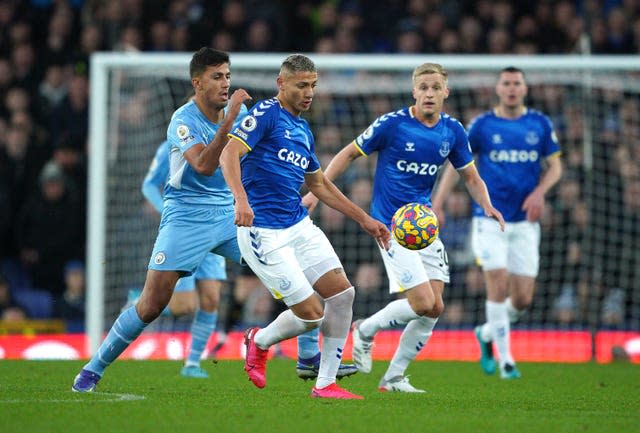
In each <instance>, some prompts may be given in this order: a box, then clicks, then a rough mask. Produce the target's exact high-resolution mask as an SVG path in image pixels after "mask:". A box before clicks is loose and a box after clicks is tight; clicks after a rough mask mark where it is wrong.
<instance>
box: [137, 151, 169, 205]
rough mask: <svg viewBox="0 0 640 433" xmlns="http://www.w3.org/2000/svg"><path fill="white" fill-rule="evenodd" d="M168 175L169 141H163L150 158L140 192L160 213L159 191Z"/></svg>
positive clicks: (161, 201)
mask: <svg viewBox="0 0 640 433" xmlns="http://www.w3.org/2000/svg"><path fill="white" fill-rule="evenodd" d="M168 177H169V142H168V141H163V142H162V143H160V146H158V149H157V150H156V154H155V155H154V157H153V160H151V164H150V165H149V170H148V171H147V175H146V176H145V177H144V181H142V194H143V195H144V196H145V198H146V199H147V200H149V202H150V203H151V204H152V205H153V207H154V208H155V209H156V210H157V211H158V213H162V204H163V198H162V193H161V192H160V190H161V188H164V186H165V184H166V183H167V178H168Z"/></svg>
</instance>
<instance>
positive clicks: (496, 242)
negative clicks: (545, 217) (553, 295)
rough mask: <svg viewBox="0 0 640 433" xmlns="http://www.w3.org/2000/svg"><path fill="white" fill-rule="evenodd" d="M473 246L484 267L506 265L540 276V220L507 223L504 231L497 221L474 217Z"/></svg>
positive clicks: (520, 272) (509, 269)
mask: <svg viewBox="0 0 640 433" xmlns="http://www.w3.org/2000/svg"><path fill="white" fill-rule="evenodd" d="M471 246H472V248H473V253H474V254H475V256H476V259H477V260H478V263H479V264H480V266H482V269H483V270H484V271H493V270H496V269H506V270H507V272H509V273H510V274H515V275H523V276H525V277H534V278H535V277H536V276H537V275H538V268H539V265H540V251H539V248H540V224H539V223H538V222H529V221H520V222H516V223H506V224H505V228H504V232H501V231H500V226H499V225H498V223H497V221H496V220H494V219H491V218H487V217H473V220H472V223H471Z"/></svg>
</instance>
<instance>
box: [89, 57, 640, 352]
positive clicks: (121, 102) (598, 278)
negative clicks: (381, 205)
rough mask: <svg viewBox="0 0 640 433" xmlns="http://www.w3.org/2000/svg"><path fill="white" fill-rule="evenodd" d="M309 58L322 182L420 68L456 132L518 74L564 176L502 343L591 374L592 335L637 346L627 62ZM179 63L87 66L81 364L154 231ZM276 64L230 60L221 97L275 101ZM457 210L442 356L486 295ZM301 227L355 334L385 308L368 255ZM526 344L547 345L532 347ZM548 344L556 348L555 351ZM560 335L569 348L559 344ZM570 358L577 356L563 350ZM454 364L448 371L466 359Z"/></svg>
mask: <svg viewBox="0 0 640 433" xmlns="http://www.w3.org/2000/svg"><path fill="white" fill-rule="evenodd" d="M311 57H312V58H313V59H314V60H315V61H316V65H317V66H318V69H319V71H320V80H319V85H318V88H317V93H316V96H315V98H314V103H313V107H312V110H311V111H310V112H309V113H307V114H305V115H304V116H305V118H307V119H308V120H309V122H310V124H311V127H312V130H313V131H314V134H315V136H316V142H317V152H318V155H319V157H320V159H321V162H322V163H323V166H326V164H327V162H328V161H329V160H330V158H331V157H332V156H333V155H334V154H335V153H336V152H337V151H338V150H339V149H340V148H341V147H342V146H344V145H345V144H347V143H348V142H350V141H351V140H352V139H353V138H354V137H355V136H356V135H357V134H359V133H360V132H361V131H362V130H364V129H365V128H366V127H367V126H368V125H369V123H370V122H372V121H373V120H374V119H375V118H376V117H377V116H379V115H381V114H383V113H386V112H388V111H391V110H393V109H397V108H399V107H403V106H407V105H410V104H411V103H412V102H413V100H412V97H411V72H412V69H413V68H414V67H415V66H417V65H418V64H420V63H423V62H425V61H429V62H437V63H441V64H442V65H444V67H445V68H446V69H447V70H449V73H450V77H449V87H450V88H451V94H450V96H449V98H448V100H447V102H446V107H445V108H446V111H447V112H448V113H449V114H451V115H453V116H454V117H456V118H458V119H459V120H460V121H461V122H462V123H463V124H465V125H466V124H467V123H468V122H469V121H470V120H471V119H472V118H473V117H474V116H475V115H477V114H479V113H480V112H482V111H485V110H487V109H489V108H490V107H491V106H492V105H494V104H495V102H496V99H495V95H494V85H495V79H496V76H497V72H498V71H499V70H500V69H501V68H503V67H505V66H511V65H513V66H517V67H520V68H522V69H523V70H524V71H525V72H526V78H527V82H528V84H529V88H530V92H529V97H528V101H527V105H529V106H530V107H533V108H536V109H539V110H541V111H543V112H545V113H547V114H548V115H549V116H550V118H551V119H552V120H553V122H554V125H555V128H556V131H557V133H558V137H559V140H560V143H561V146H562V152H563V161H564V165H565V174H564V176H563V179H562V180H561V182H560V184H559V185H558V186H557V187H556V188H554V189H553V190H552V192H551V193H550V194H549V196H548V200H547V206H546V209H545V213H544V218H543V220H542V227H543V237H542V246H541V266H540V275H539V278H538V283H537V290H536V293H535V296H534V300H533V303H532V306H531V308H530V310H529V311H528V313H527V314H526V315H525V316H524V317H523V318H522V319H521V320H520V321H519V323H517V324H515V325H514V326H513V329H514V331H515V332H516V333H518V332H519V333H520V337H517V336H516V337H514V343H513V344H514V350H516V352H517V351H519V350H525V349H526V350H528V351H533V352H534V353H535V351H536V350H537V349H536V347H535V345H536V344H537V345H540V346H543V345H549V344H551V346H552V347H554V346H553V344H557V347H558V350H566V351H571V350H573V349H575V350H576V351H581V352H580V353H581V354H582V355H581V356H583V357H586V358H587V359H590V358H591V356H592V355H594V354H595V351H596V350H597V340H598V335H599V334H598V333H599V332H601V331H606V330H611V329H617V330H630V331H638V327H639V326H640V325H639V324H640V249H639V248H637V245H638V241H639V240H640V235H639V231H640V221H639V218H638V215H639V211H640V168H639V164H640V119H639V117H640V74H638V72H637V71H639V70H640V61H639V60H638V59H635V58H628V57H577V56H564V57H561V56H558V57H556V56H546V57H526V56H522V57H485V56H460V57H457V56H380V57H378V56H368V55H352V56H338V55H335V56H334V55H311ZM190 58H191V56H190V54H166V55H162V54H129V53H127V54H116V53H100V54H97V55H95V56H94V57H93V58H92V64H91V101H92V104H91V121H90V127H91V128H90V129H91V132H90V140H91V146H90V149H91V151H90V186H89V188H90V200H89V229H88V257H87V262H88V314H87V317H88V319H87V332H88V335H89V342H90V349H91V351H92V352H93V351H94V350H95V349H96V348H97V345H98V344H99V342H100V340H101V338H102V335H103V332H104V331H105V330H106V329H108V328H109V327H110V326H111V324H112V323H113V321H114V320H115V318H116V317H117V315H118V314H119V312H120V310H121V308H122V306H123V305H124V303H125V302H126V298H127V292H128V290H129V289H131V288H138V289H139V288H141V287H142V285H143V283H144V277H145V273H146V266H147V263H148V260H149V254H150V253H151V248H152V245H153V242H154V240H155V236H156V233H157V226H158V222H159V216H158V215H155V214H154V213H153V212H151V211H150V208H149V207H148V206H147V205H146V204H145V201H144V199H143V197H142V194H141V192H140V186H141V182H142V180H143V178H144V175H145V173H146V171H147V168H148V166H149V163H150V161H151V159H152V157H153V155H154V152H155V150H156V148H157V146H158V144H159V143H161V142H162V141H163V140H164V139H165V138H166V127H167V123H168V121H169V118H170V116H171V114H172V112H173V111H174V109H175V108H176V107H177V106H179V105H180V104H181V101H182V100H183V99H184V97H185V96H186V95H188V94H189V92H190V91H191V84H190V80H189V77H188V64H189V60H190ZM283 58H284V55H278V54H267V55H263V54H260V55H248V54H238V55H232V65H231V69H232V87H233V88H237V87H243V88H245V89H247V90H248V92H249V93H250V94H251V95H252V96H253V100H254V101H256V100H259V99H262V98H266V97H271V96H273V95H274V94H275V77H276V74H277V71H278V68H279V66H280V62H281V61H282V59H283ZM374 167H375V157H372V158H360V159H358V160H357V161H356V163H355V164H354V165H352V167H351V168H350V169H349V170H348V172H346V173H345V174H344V175H343V176H342V177H341V178H340V179H338V181H337V182H336V183H337V185H338V186H339V187H340V188H341V189H342V190H343V191H345V193H346V194H347V195H348V196H349V197H350V198H351V199H352V200H354V201H355V202H356V203H358V204H359V205H361V206H362V207H364V208H365V209H368V206H369V201H370V194H371V179H372V173H373V169H374ZM469 209H470V198H469V195H468V194H467V193H466V191H465V190H464V188H463V187H462V185H459V186H458V188H457V189H456V190H455V191H454V192H453V193H452V194H451V195H450V197H449V198H448V200H447V203H446V212H447V216H448V217H447V221H448V222H447V224H446V225H445V226H444V227H443V228H442V230H441V236H442V238H443V241H444V242H445V245H446V246H447V249H448V252H449V261H450V265H451V270H452V275H451V278H452V281H451V284H450V285H448V286H447V288H446V289H445V305H446V310H445V313H444V314H443V316H442V317H441V319H440V321H439V324H438V327H437V330H442V331H443V332H442V333H441V336H440V337H437V335H436V334H438V332H436V333H435V334H434V339H436V338H439V339H440V340H438V341H439V343H441V344H444V345H445V346H447V347H449V346H451V347H454V346H455V345H456V344H458V342H457V341H456V339H463V340H465V341H467V342H468V340H469V338H471V339H472V338H473V337H472V334H471V333H470V332H469V330H471V329H472V328H473V326H475V325H476V324H479V323H482V322H483V321H484V283H483V280H482V274H481V272H480V271H479V269H478V268H477V267H476V266H475V265H474V260H473V256H472V254H471V252H470V250H469V241H468V240H469V236H468V234H469V221H470V216H469ZM313 218H314V220H315V221H316V222H317V223H318V224H319V225H320V226H321V227H322V228H323V229H324V230H325V233H327V235H328V236H329V238H330V239H331V241H332V242H333V245H334V247H335V249H336V251H337V252H338V254H339V256H340V258H341V260H342V262H343V264H344V266H345V269H346V272H347V275H348V276H349V278H350V280H351V282H352V283H353V284H354V285H355V286H356V288H357V295H356V300H355V305H354V318H358V317H364V316H367V315H370V314H372V313H373V312H375V311H377V310H378V309H380V308H381V307H383V306H384V305H386V304H387V303H388V302H389V301H390V300H391V297H390V295H388V292H387V281H386V276H385V274H384V268H383V266H382V263H381V260H380V257H379V255H378V252H377V248H376V247H375V244H374V242H373V241H372V239H370V238H369V237H368V235H366V234H364V233H363V232H362V230H361V229H360V228H359V227H358V225H357V224H356V223H354V222H352V221H350V220H348V219H346V218H345V217H344V216H342V215H341V214H339V213H337V212H336V211H333V210H332V209H330V208H328V207H326V206H322V205H321V206H320V207H319V208H318V210H317V211H316V213H315V214H314V215H313ZM230 276H231V277H232V278H233V276H234V274H233V273H232V274H231V275H230ZM227 287H229V285H228V286H227ZM223 299H225V298H223ZM227 299H228V297H227ZM539 330H547V331H553V333H551V334H543V335H544V337H543V338H541V339H535V338H532V337H531V336H532V335H534V334H533V332H536V331H539ZM446 331H451V332H446ZM555 331H558V332H555ZM576 333H577V334H576ZM548 335H553V336H557V343H554V342H553V341H550V340H549V337H548ZM571 335H580V336H582V337H580V338H577V339H571V338H569V339H567V336H571ZM443 339H448V341H443ZM593 342H595V344H592V343H593ZM430 344H431V343H430ZM571 344H575V345H576V347H575V348H572V347H567V345H571ZM581 345H583V346H584V347H583V346H581ZM443 347H444V346H443ZM540 350H543V349H542V348H540ZM428 351H429V350H427V352H428ZM452 353H453V354H452V355H451V356H450V358H452V359H456V358H461V359H465V356H460V357H459V356H457V355H456V352H452ZM446 357H447V356H444V355H443V358H446ZM531 359H544V357H539V358H536V357H535V356H532V357H531ZM567 359H569V358H567ZM570 360H571V359H570Z"/></svg>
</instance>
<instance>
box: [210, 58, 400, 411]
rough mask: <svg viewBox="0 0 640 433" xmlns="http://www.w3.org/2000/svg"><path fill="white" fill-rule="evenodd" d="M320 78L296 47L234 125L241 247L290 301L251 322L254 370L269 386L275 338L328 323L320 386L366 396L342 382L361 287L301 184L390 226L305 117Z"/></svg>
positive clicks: (381, 238)
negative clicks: (359, 199)
mask: <svg viewBox="0 0 640 433" xmlns="http://www.w3.org/2000/svg"><path fill="white" fill-rule="evenodd" d="M317 81H318V73H317V71H316V68H315V65H314V63H313V62H312V61H311V59H309V58H308V57H306V56H303V55H301V54H294V55H291V56H288V57H287V58H286V59H285V60H284V62H283V63H282V66H281V69H280V73H279V75H278V78H277V80H276V83H277V85H278V95H277V97H275V98H271V99H268V100H264V101H261V102H259V103H257V104H256V105H254V106H253V108H252V109H251V111H250V114H249V115H248V116H246V117H245V118H244V119H243V120H242V122H241V124H240V126H238V127H236V128H235V129H234V130H233V132H232V133H231V134H229V137H230V138H231V140H230V141H229V143H228V144H227V145H226V147H225V149H224V150H223V152H222V154H221V156H220V165H221V167H222V169H223V173H224V177H225V179H226V180H227V184H228V185H229V188H230V189H231V191H232V192H233V196H234V198H235V201H236V203H235V222H236V224H237V225H238V245H239V246H240V250H241V251H242V256H243V258H244V260H245V261H246V262H247V264H248V265H249V266H250V267H251V269H252V270H253V271H254V272H255V274H256V275H257V276H258V277H259V278H260V280H261V281H262V282H263V283H264V285H265V286H266V287H267V289H269V291H270V292H271V294H272V296H273V297H274V298H276V299H282V300H283V301H284V303H285V304H286V305H287V306H288V307H289V308H288V309H287V310H286V311H284V312H283V313H281V314H280V315H279V316H278V317H277V318H276V319H275V320H274V321H273V322H271V323H270V324H269V325H267V326H266V327H265V328H262V329H260V328H251V329H249V330H247V333H246V334H245V344H246V346H247V355H246V359H245V371H246V372H247V375H248V376H249V379H250V380H251V381H252V382H253V384H254V385H256V386H257V387H258V388H263V387H264V386H265V385H266V362H267V356H268V351H269V347H270V346H272V345H274V344H276V343H278V342H280V341H283V340H285V339H288V338H291V337H295V336H297V335H300V334H302V333H304V332H307V331H308V330H311V329H314V328H318V327H320V328H321V330H322V335H323V340H322V349H321V356H320V368H319V372H318V378H317V381H316V385H315V386H314V387H313V389H312V391H311V395H312V396H313V397H320V398H336V399H361V398H362V397H361V396H359V395H356V394H352V393H350V392H349V391H347V390H345V389H343V388H340V387H339V386H338V385H337V384H336V374H337V372H338V368H339V365H340V360H341V358H342V352H343V348H344V344H345V341H346V338H347V334H348V333H349V325H350V322H351V316H352V305H353V298H354V294H355V290H354V288H353V287H352V286H351V283H350V282H349V280H348V279H347V277H346V275H345V273H344V270H343V268H342V264H341V263H340V259H339V258H338V256H337V255H336V253H335V251H334V250H333V247H332V246H331V244H330V243H329V240H328V239H327V237H326V236H325V234H324V233H323V232H322V230H320V229H319V228H318V227H316V226H315V225H314V224H313V222H312V221H311V219H310V218H309V216H308V214H307V209H306V208H304V207H303V206H302V205H301V197H300V192H299V191H300V187H301V186H302V184H303V183H305V184H306V185H307V187H308V188H309V189H310V190H311V191H314V193H315V194H316V195H317V196H318V197H320V199H322V200H323V201H324V202H325V203H327V204H328V205H329V206H331V207H333V208H335V209H336V210H338V211H340V212H342V213H344V214H345V215H347V216H349V217H350V218H352V219H354V220H355V221H357V222H358V223H360V226H361V227H362V228H363V229H364V230H365V231H366V232H367V233H369V234H370V235H372V236H373V237H375V238H376V239H377V240H378V242H379V243H381V244H382V245H385V246H388V241H389V231H388V230H387V228H386V227H385V225H384V224H382V223H381V222H380V221H377V220H375V219H373V218H372V217H370V216H369V215H367V213H366V212H364V211H363V210H362V209H360V208H359V207H358V206H357V205H355V204H354V203H353V202H351V201H350V200H349V199H348V198H346V197H345V196H344V194H342V193H341V192H340V190H338V188H336V186H335V185H334V184H333V183H332V182H331V181H329V180H327V178H326V177H325V176H324V175H323V173H322V170H321V169H320V163H319V162H318V158H317V157H316V154H315V142H314V138H313V134H312V132H311V130H310V129H309V125H308V123H307V121H306V120H304V119H302V118H301V117H300V114H301V113H302V112H304V111H307V110H308V109H309V108H310V107H311V102H312V100H313V94H314V88H315V86H316V84H317ZM241 158H242V163H241V162H240V159H241ZM241 167H242V168H241ZM316 293H317V294H316ZM318 295H320V296H322V298H323V299H324V307H323V304H322V302H321V300H320V298H319V296H318Z"/></svg>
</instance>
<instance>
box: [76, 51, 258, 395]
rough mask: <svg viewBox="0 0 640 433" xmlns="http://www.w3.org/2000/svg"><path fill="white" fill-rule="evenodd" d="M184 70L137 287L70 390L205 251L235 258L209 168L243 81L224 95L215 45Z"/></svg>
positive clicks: (218, 180)
mask: <svg viewBox="0 0 640 433" xmlns="http://www.w3.org/2000/svg"><path fill="white" fill-rule="evenodd" d="M189 74H190V76H191V84H192V86H193V88H194V90H195V96H194V97H193V99H192V100H191V101H189V102H187V103H186V104H184V105H183V106H182V107H180V108H178V109H177V110H176V111H175V112H174V114H173V116H172V117H171V122H170V124H169V127H168V128H167V140H168V141H169V143H170V145H171V150H170V156H169V167H170V169H169V173H170V174H169V182H168V183H167V186H166V188H165V193H164V200H165V203H164V207H163V210H162V218H161V221H160V227H159V229H158V237H157V238H156V242H155V245H154V247H153V252H152V255H151V259H150V261H149V269H148V271H147V278H146V281H145V284H144V288H143V289H142V295H141V296H140V299H139V301H138V302H137V303H136V305H135V306H132V307H130V308H128V309H126V310H125V311H123V312H122V313H121V314H120V316H119V317H118V318H117V319H116V321H115V323H114V324H113V326H112V327H111V330H110V331H109V333H108V334H107V337H106V338H105V340H104V341H103V342H102V344H101V345H100V347H99V348H98V351H97V352H96V353H95V354H94V355H93V357H92V358H91V360H90V361H89V362H88V363H87V364H86V365H85V366H84V367H83V369H82V370H81V371H80V373H79V374H78V375H77V376H76V378H75V380H74V383H73V387H72V389H73V390H74V391H77V392H91V391H93V390H94V389H95V387H96V385H97V383H98V381H99V380H100V379H101V378H102V375H103V374H104V370H105V368H107V367H108V366H109V365H110V364H111V363H112V362H113V361H115V359H116V358H117V357H118V356H119V355H120V354H121V353H122V352H123V351H124V350H125V349H126V348H127V347H128V346H129V344H131V342H132V341H133V340H135V339H136V338H137V337H138V336H139V335H140V333H141V332H142V331H143V330H144V328H145V327H146V326H147V325H148V324H149V323H151V322H152V321H153V320H155V319H156V318H157V317H158V316H159V315H160V313H161V312H162V311H163V310H164V309H165V307H166V306H167V304H168V303H169V299H170V298H171V295H172V294H173V289H174V287H175V285H176V282H177V281H178V279H179V278H180V277H183V276H189V275H191V274H193V273H194V272H195V271H196V269H197V268H198V266H199V265H200V263H201V262H202V261H203V260H204V258H205V256H206V255H207V254H208V253H209V252H210V251H211V252H214V253H217V254H220V255H222V256H225V257H227V258H229V259H232V260H234V261H237V262H238V263H240V262H241V254H240V251H239V249H238V244H237V242H236V236H235V225H234V221H233V220H234V216H233V215H234V214H233V196H232V195H231V192H230V191H229V188H227V186H226V184H225V182H224V178H223V177H222V175H221V173H220V170H217V168H218V161H219V156H220V152H221V151H222V148H223V147H224V145H225V143H226V141H227V138H226V137H227V134H228V133H229V131H230V130H231V128H232V127H233V124H234V122H235V120H236V117H237V116H238V114H239V112H240V110H241V107H242V105H243V102H244V101H246V100H248V99H250V96H249V95H248V93H247V92H246V91H245V90H243V89H238V90H236V91H235V92H233V94H232V95H231V96H230V83H231V73H230V71H229V55H228V54H227V53H224V52H222V51H218V50H214V49H211V48H206V47H203V48H201V49H200V50H198V51H197V52H196V53H195V54H194V55H193V57H192V59H191V63H190V66H189ZM227 104H229V108H228V111H227V113H226V115H225V113H224V108H225V107H226V106H227Z"/></svg>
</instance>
